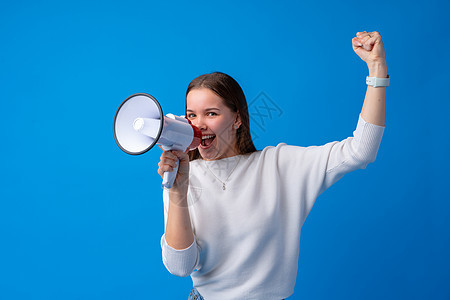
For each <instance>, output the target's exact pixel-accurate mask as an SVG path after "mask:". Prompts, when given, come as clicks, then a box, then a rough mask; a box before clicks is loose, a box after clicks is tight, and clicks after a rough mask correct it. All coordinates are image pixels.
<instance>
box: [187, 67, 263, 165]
mask: <svg viewBox="0 0 450 300" xmlns="http://www.w3.org/2000/svg"><path fill="white" fill-rule="evenodd" d="M199 88H207V89H210V90H211V91H213V92H214V93H216V94H217V95H218V96H219V97H220V98H222V101H223V103H224V104H225V105H226V106H227V107H228V108H230V109H231V110H232V111H233V112H239V116H240V117H241V122H242V124H241V126H240V127H239V128H238V129H237V131H236V145H235V146H236V149H237V151H238V154H246V153H252V152H255V151H256V148H255V145H254V144H253V140H252V137H251V134H250V117H249V114H248V107H247V100H246V99H245V95H244V92H243V91H242V88H241V86H240V85H239V83H237V81H236V80H234V78H233V77H231V76H230V75H227V74H225V73H222V72H213V73H209V74H204V75H201V76H198V77H197V78H195V79H194V80H192V81H191V83H189V86H188V88H187V90H186V98H187V95H188V94H189V92H190V91H191V90H193V89H199ZM186 105H187V104H186ZM186 109H187V107H186ZM188 154H189V160H190V161H192V160H195V159H198V158H201V155H200V152H199V151H198V149H195V150H192V151H190V152H189V153H188Z"/></svg>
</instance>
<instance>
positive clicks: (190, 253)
mask: <svg viewBox="0 0 450 300" xmlns="http://www.w3.org/2000/svg"><path fill="white" fill-rule="evenodd" d="M163 199H164V228H166V225H167V215H168V209H169V193H168V190H166V189H164V192H163ZM161 249H162V260H163V264H164V266H165V267H166V269H167V270H168V271H169V272H170V273H171V274H173V275H176V276H180V277H186V276H189V275H190V274H191V273H192V272H193V271H194V269H195V268H196V266H197V264H198V261H199V252H200V251H199V247H198V244H197V240H196V238H195V235H194V242H193V243H192V244H191V245H190V246H189V247H187V248H186V249H180V250H177V249H174V248H172V247H170V246H169V245H168V244H167V241H166V237H165V234H163V235H162V237H161Z"/></svg>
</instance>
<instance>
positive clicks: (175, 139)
mask: <svg viewBox="0 0 450 300" xmlns="http://www.w3.org/2000/svg"><path fill="white" fill-rule="evenodd" d="M113 131H114V139H115V140H116V143H117V145H118V146H119V147H120V149H122V150H123V151H124V152H125V153H128V154H131V155H139V154H143V153H145V152H147V151H148V150H150V149H151V148H152V147H153V146H154V145H156V144H158V145H161V147H162V148H163V149H164V150H165V151H168V150H181V151H186V150H187V149H189V150H193V149H195V148H197V147H198V146H199V145H200V143H201V141H202V133H201V131H200V129H198V128H197V127H195V126H194V125H192V124H191V123H190V121H189V120H187V119H186V118H185V117H178V116H175V115H173V114H167V115H166V116H164V115H163V112H162V109H161V106H160V105H159V103H158V101H156V99H155V98H154V97H153V96H151V95H149V94H144V93H138V94H134V95H131V96H130V97H128V98H127V99H125V100H124V101H123V102H122V104H121V105H120V106H119V108H118V109H117V112H116V115H115V116H114V126H113ZM177 171H178V162H177V165H176V167H175V168H174V170H173V171H172V172H165V173H164V176H163V183H162V185H163V186H164V187H166V188H169V189H170V188H171V187H172V185H173V182H174V181H175V177H176V176H177Z"/></svg>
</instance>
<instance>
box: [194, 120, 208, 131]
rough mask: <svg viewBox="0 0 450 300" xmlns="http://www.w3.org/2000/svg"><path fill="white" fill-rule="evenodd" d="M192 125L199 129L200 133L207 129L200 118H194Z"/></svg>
mask: <svg viewBox="0 0 450 300" xmlns="http://www.w3.org/2000/svg"><path fill="white" fill-rule="evenodd" d="M192 124H194V126H196V127H198V129H200V130H201V131H205V130H206V129H207V126H206V123H205V122H204V119H203V118H202V117H197V118H195V120H194V121H193V122H192Z"/></svg>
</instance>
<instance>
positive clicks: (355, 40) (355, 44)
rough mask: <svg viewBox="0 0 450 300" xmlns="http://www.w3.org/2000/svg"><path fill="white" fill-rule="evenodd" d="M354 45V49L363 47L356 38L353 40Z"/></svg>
mask: <svg viewBox="0 0 450 300" xmlns="http://www.w3.org/2000/svg"><path fill="white" fill-rule="evenodd" d="M352 44H353V49H355V48H357V47H361V46H362V44H361V41H360V40H359V39H358V38H357V37H354V38H353V39H352Z"/></svg>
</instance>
